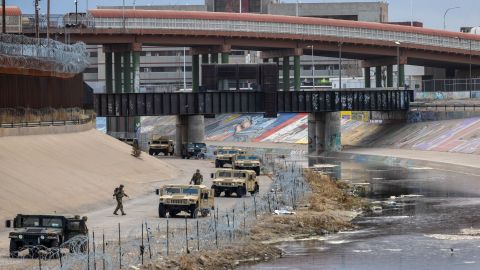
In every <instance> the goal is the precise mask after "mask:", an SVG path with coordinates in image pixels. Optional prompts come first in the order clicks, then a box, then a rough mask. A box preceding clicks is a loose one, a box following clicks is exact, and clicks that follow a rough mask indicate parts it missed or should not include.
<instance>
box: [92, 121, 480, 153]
mask: <svg viewBox="0 0 480 270" xmlns="http://www.w3.org/2000/svg"><path fill="white" fill-rule="evenodd" d="M345 115H349V114H348V113H347V114H345ZM413 117H414V116H412V117H411V118H410V120H412V119H413ZM416 117H417V119H418V121H419V122H417V123H411V124H406V125H402V126H398V125H394V126H389V125H378V124H375V123H368V122H363V121H355V120H351V119H349V118H350V117H344V118H342V119H341V125H342V134H341V137H340V136H335V137H332V138H330V143H331V144H332V145H340V143H339V141H340V140H341V142H342V144H343V145H357V146H373V147H394V148H404V149H415V150H426V151H444V152H458V153H472V154H480V117H478V116H477V117H472V118H469V119H459V120H447V121H431V122H423V121H425V119H429V118H431V120H437V119H438V118H436V116H435V115H433V114H432V115H427V114H425V113H423V112H422V114H419V115H417V116H416ZM420 121H421V122H420ZM412 122H416V121H412ZM205 125H206V127H205V135H206V139H207V140H210V141H231V142H235V141H254V142H282V143H298V144H307V143H308V116H307V114H297V113H291V114H280V115H279V117H278V118H263V114H234V115H218V116H217V117H216V118H211V119H209V118H207V119H205ZM99 126H100V128H101V129H104V128H105V125H104V123H103V122H101V121H100V125H99ZM141 133H142V136H146V138H147V137H148V136H149V134H159V135H167V136H172V137H174V135H175V117H172V116H168V117H144V118H142V128H141Z"/></svg>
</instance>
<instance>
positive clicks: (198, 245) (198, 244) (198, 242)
mask: <svg viewBox="0 0 480 270" xmlns="http://www.w3.org/2000/svg"><path fill="white" fill-rule="evenodd" d="M197 251H200V232H199V230H198V219H197Z"/></svg>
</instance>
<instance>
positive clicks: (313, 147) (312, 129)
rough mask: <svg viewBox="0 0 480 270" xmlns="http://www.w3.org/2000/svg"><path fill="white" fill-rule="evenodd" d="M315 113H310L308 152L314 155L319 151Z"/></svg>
mask: <svg viewBox="0 0 480 270" xmlns="http://www.w3.org/2000/svg"><path fill="white" fill-rule="evenodd" d="M315 120H316V119H315V114H314V113H309V114H308V154H309V155H314V154H316V153H317V147H316V143H315V142H316V140H317V137H316V136H315V134H316V123H315Z"/></svg>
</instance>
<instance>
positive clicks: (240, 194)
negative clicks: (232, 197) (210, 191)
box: [235, 187, 246, 198]
mask: <svg viewBox="0 0 480 270" xmlns="http://www.w3.org/2000/svg"><path fill="white" fill-rule="evenodd" d="M235 193H236V194H237V198H242V197H243V196H244V195H245V193H246V192H245V188H244V187H238V188H237V191H236V192H235Z"/></svg>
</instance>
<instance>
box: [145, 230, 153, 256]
mask: <svg viewBox="0 0 480 270" xmlns="http://www.w3.org/2000/svg"><path fill="white" fill-rule="evenodd" d="M145 230H146V232H147V243H148V253H149V255H150V260H151V259H152V247H151V246H150V234H149V232H148V224H147V221H145Z"/></svg>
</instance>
